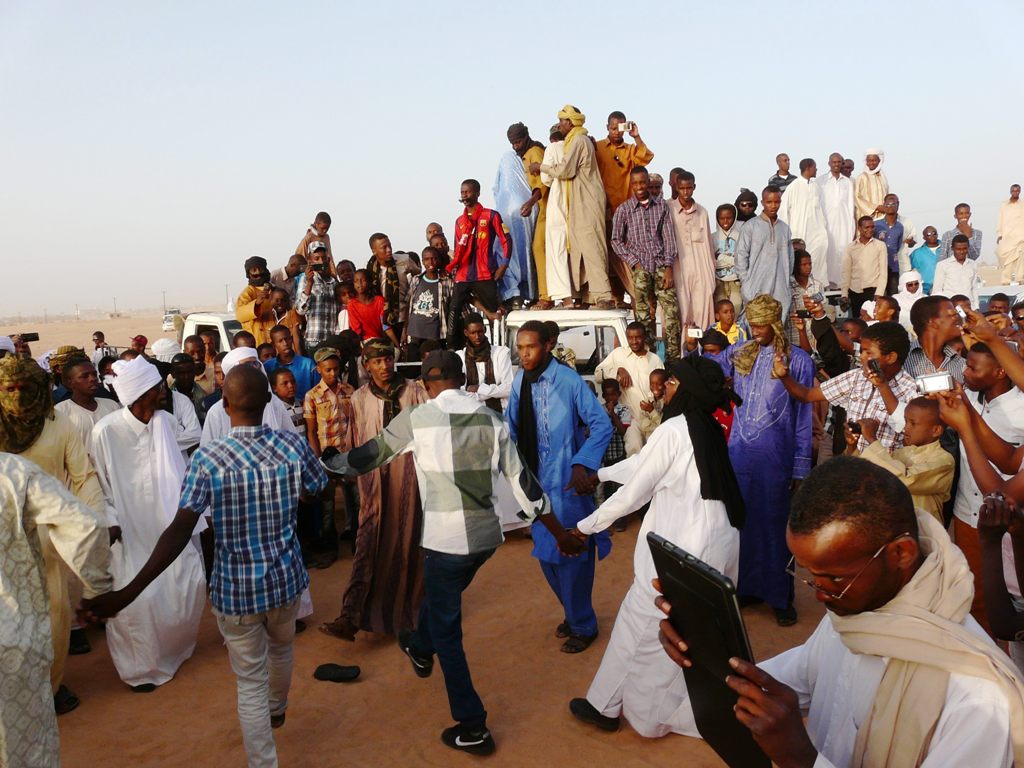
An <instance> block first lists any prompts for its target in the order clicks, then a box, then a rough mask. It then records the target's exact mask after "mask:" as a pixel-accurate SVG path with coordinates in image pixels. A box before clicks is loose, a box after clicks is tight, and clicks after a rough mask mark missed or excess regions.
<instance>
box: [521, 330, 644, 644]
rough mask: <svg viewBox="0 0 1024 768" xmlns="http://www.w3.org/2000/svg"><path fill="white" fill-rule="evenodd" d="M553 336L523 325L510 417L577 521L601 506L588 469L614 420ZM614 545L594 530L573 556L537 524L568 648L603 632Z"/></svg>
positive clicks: (561, 507) (568, 523)
mask: <svg viewBox="0 0 1024 768" xmlns="http://www.w3.org/2000/svg"><path fill="white" fill-rule="evenodd" d="M547 341H548V331H547V329H546V328H545V327H544V324H543V323H541V322H539V321H537V320H530V321H527V322H526V323H524V324H523V326H522V328H521V329H520V330H519V333H518V334H517V336H516V347H517V350H518V352H519V359H520V363H521V365H522V371H521V372H520V373H519V374H517V375H516V378H515V381H514V382H513V384H512V392H511V394H510V397H509V403H508V410H507V411H506V413H505V420H506V421H507V422H508V425H509V432H510V434H511V436H512V440H513V441H514V442H515V443H516V444H517V445H518V447H519V451H520V453H522V455H523V459H524V460H525V461H526V463H527V465H528V466H529V467H530V469H531V470H533V473H534V474H535V475H536V476H537V478H538V479H539V480H540V483H541V486H542V487H543V488H544V492H545V493H547V495H548V497H549V498H550V499H551V505H552V507H553V508H554V512H555V515H556V516H557V517H558V520H559V522H560V523H561V524H562V525H563V526H565V527H566V528H572V527H573V526H575V525H576V523H577V522H578V521H579V520H581V519H582V518H584V517H586V516H587V515H589V514H590V513H591V512H593V510H594V501H593V497H592V490H591V489H589V488H588V487H587V471H588V470H589V471H595V470H597V468H598V467H600V466H601V459H602V458H603V457H604V452H605V449H606V448H607V447H608V441H609V440H610V439H611V436H612V424H611V421H610V420H609V419H608V414H607V413H606V412H605V409H604V408H603V407H602V406H601V404H600V403H599V402H598V400H597V396H596V395H594V393H593V391H591V389H590V388H589V387H588V386H587V384H586V382H585V381H583V379H582V378H580V376H579V374H577V373H576V372H575V371H573V370H571V369H570V368H568V367H566V366H564V365H559V364H558V363H557V362H555V360H554V358H553V357H551V352H550V351H549V350H548V347H547ZM610 548H611V544H610V542H609V540H608V537H607V534H600V535H598V536H593V537H591V538H590V540H589V542H588V546H587V549H586V551H585V552H584V553H583V554H582V555H580V556H579V557H576V558H568V557H565V556H563V555H562V554H561V553H560V552H559V551H558V546H557V542H556V541H555V539H554V537H553V536H552V535H551V534H550V533H548V531H547V530H546V529H545V528H543V527H542V526H538V525H534V526H533V556H534V557H536V558H537V559H538V560H539V561H540V566H541V570H542V571H543V573H544V576H545V578H546V579H547V580H548V584H549V586H550V587H551V590H552V591H553V592H554V593H555V595H556V596H557V597H558V599H559V601H560V602H561V603H562V607H563V608H564V610H565V620H564V621H563V622H562V623H560V624H559V625H558V627H557V628H556V630H555V635H556V636H557V637H560V638H565V643H564V644H563V645H562V651H563V652H564V653H579V652H580V651H583V650H586V649H587V648H588V647H589V646H590V644H591V643H592V642H593V641H594V638H596V637H597V615H596V614H595V613H594V607H593V604H592V602H591V592H592V590H593V586H594V563H595V561H596V560H597V559H598V558H599V557H604V556H605V555H606V554H607V553H608V551H609V549H610ZM652 599H653V598H652Z"/></svg>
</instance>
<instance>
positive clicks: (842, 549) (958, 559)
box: [656, 457, 1024, 768]
mask: <svg viewBox="0 0 1024 768" xmlns="http://www.w3.org/2000/svg"><path fill="white" fill-rule="evenodd" d="M786 541H787V543H788V545H789V547H790V549H791V550H792V552H793V555H794V558H793V562H792V565H791V568H793V570H794V572H795V573H798V574H801V575H799V577H798V578H799V580H800V581H801V583H803V584H806V585H807V586H808V587H810V588H811V589H812V590H813V591H814V595H815V598H816V599H817V600H818V601H819V602H821V603H824V605H825V607H826V608H827V610H828V613H827V614H826V616H825V617H824V618H822V620H821V622H820V623H819V624H818V627H817V629H816V630H815V631H814V633H813V634H812V635H811V637H810V638H808V640H807V642H805V643H804V644H803V645H800V646H797V647H796V648H792V649H790V650H788V651H786V652H784V653H782V654H780V655H779V656H776V657H774V658H772V659H769V660H767V661H765V662H762V663H761V664H759V665H756V666H755V665H754V664H751V663H750V662H747V661H742V660H740V659H736V658H734V659H731V660H730V664H731V666H732V668H733V670H734V673H733V674H732V675H730V676H729V677H727V678H726V681H725V682H726V685H728V686H729V687H730V688H731V689H732V690H733V691H735V692H736V693H737V695H738V697H739V698H738V699H737V702H736V707H735V716H736V719H737V720H739V721H740V722H741V723H743V724H744V725H745V726H746V727H748V728H749V729H750V731H751V734H752V735H753V737H754V740H755V741H756V742H757V743H758V745H759V746H760V747H761V749H762V750H763V751H764V753H765V754H766V755H767V756H768V757H769V758H771V760H772V761H773V762H774V763H775V764H777V765H785V766H806V767H807V768H810V766H817V767H818V768H820V767H821V766H862V765H863V766H868V765H870V766H911V765H917V766H936V767H937V766H953V765H958V766H959V765H984V766H1004V767H1008V766H1010V765H1012V764H1013V763H1014V761H1015V760H1016V764H1017V765H1020V764H1022V762H1024V738H1022V737H1021V735H1020V729H1019V728H1014V729H1013V731H1011V728H1010V725H1011V723H1020V722H1021V718H1024V684H1022V682H1021V679H1020V675H1019V672H1017V671H1016V669H1015V668H1014V666H1013V663H1012V662H1011V661H1010V659H1009V657H1007V656H1006V655H1005V654H1004V653H1003V652H1002V651H1001V650H1000V649H999V648H997V647H996V646H995V645H994V644H993V643H992V642H991V641H989V640H988V638H987V637H986V636H985V634H984V632H983V631H982V629H981V627H979V626H978V624H977V622H975V621H974V619H973V618H971V616H970V615H969V614H968V608H969V606H970V602H971V596H972V594H973V585H972V579H971V575H970V571H969V570H968V568H967V564H966V562H965V561H964V559H963V556H962V555H961V554H960V553H959V552H958V551H957V549H956V547H955V546H954V545H953V544H952V543H951V542H950V540H949V536H948V535H947V534H946V532H945V530H943V528H942V524H941V523H939V522H938V521H936V520H935V519H934V518H933V517H932V516H931V515H929V514H927V513H925V512H915V510H914V504H913V500H912V499H911V495H910V491H908V490H907V488H906V487H905V486H904V485H903V483H902V482H901V481H900V480H899V478H897V477H896V476H895V475H893V474H892V473H890V472H889V471H888V470H886V469H883V468H882V467H877V466H874V465H872V464H870V463H868V462H866V461H864V460H863V459H857V458H853V457H837V458H834V459H832V460H830V461H828V462H826V463H825V464H822V465H821V466H819V467H818V468H817V469H815V470H814V471H813V472H811V474H810V475H809V476H808V477H807V479H806V480H805V481H804V483H803V485H802V486H801V487H800V490H799V491H798V492H797V494H796V495H795V497H794V498H793V508H792V512H791V513H790V516H789V523H788V527H787V532H786ZM805 571H806V577H805V576H804V575H802V574H803V573H804V572H805ZM656 602H657V604H658V607H659V608H661V610H662V611H664V612H665V613H666V614H668V613H669V612H670V610H671V606H670V605H668V603H667V601H666V600H665V598H664V597H659V598H657V601H656ZM661 641H662V646H663V647H664V648H665V651H666V653H668V655H669V657H670V658H672V659H673V660H674V661H675V662H676V663H677V664H679V665H680V666H682V667H689V666H691V665H692V661H691V660H690V658H689V655H688V653H689V648H688V646H687V644H686V641H685V639H684V638H683V637H682V636H680V634H679V633H678V632H677V631H676V630H675V628H674V627H673V626H672V624H671V622H669V621H667V620H663V621H662V622H661ZM804 718H806V721H805V720H804Z"/></svg>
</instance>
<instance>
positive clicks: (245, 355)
mask: <svg viewBox="0 0 1024 768" xmlns="http://www.w3.org/2000/svg"><path fill="white" fill-rule="evenodd" d="M259 359H260V356H259V355H258V354H257V353H256V350H255V349H253V348H252V347H235V348H234V349H232V350H231V351H230V352H228V353H227V354H226V355H225V356H224V359H223V360H222V361H221V363H220V369H221V370H222V371H223V372H224V375H225V376H227V375H228V374H229V373H231V369H232V368H234V367H235V366H236V365H238V364H239V363H244V362H245V361H246V360H256V361H259Z"/></svg>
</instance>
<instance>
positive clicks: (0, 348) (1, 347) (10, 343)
mask: <svg viewBox="0 0 1024 768" xmlns="http://www.w3.org/2000/svg"><path fill="white" fill-rule="evenodd" d="M16 351H17V350H15V349H14V339H12V338H11V337H10V336H5V335H3V334H0V352H10V353H11V354H12V355H13V354H14V353H15V352H16Z"/></svg>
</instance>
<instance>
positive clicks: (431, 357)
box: [420, 349, 462, 381]
mask: <svg viewBox="0 0 1024 768" xmlns="http://www.w3.org/2000/svg"><path fill="white" fill-rule="evenodd" d="M435 368H437V369H438V370H439V371H440V373H439V374H435V375H433V376H428V375H427V374H428V372H430V371H432V370H434V369H435ZM460 376H462V358H460V357H459V356H458V355H457V354H455V353H454V352H452V351H451V350H447V349H435V350H433V351H432V352H429V353H428V354H427V356H426V357H425V358H423V368H422V369H421V373H420V379H422V380H423V381H445V380H448V379H457V378H459V377H460Z"/></svg>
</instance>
